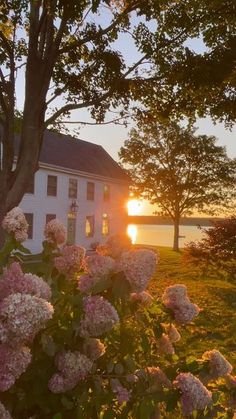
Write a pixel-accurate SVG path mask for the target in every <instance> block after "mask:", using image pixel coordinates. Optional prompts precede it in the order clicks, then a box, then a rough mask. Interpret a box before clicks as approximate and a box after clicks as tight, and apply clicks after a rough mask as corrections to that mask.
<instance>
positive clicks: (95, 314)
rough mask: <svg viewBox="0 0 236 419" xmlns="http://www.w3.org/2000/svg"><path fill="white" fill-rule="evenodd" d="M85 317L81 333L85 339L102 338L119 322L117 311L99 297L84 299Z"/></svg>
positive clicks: (82, 320) (81, 325)
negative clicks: (101, 336)
mask: <svg viewBox="0 0 236 419" xmlns="http://www.w3.org/2000/svg"><path fill="white" fill-rule="evenodd" d="M83 308H84V315H83V316H82V319H81V321H80V326H79V331H80V335H81V336H83V337H89V336H94V337H96V336H100V335H102V334H103V333H106V332H109V331H110V330H111V329H112V328H113V326H114V325H115V324H116V323H118V322H119V316H118V313H117V311H116V309H115V308H114V307H113V306H112V305H111V304H110V303H109V301H107V300H106V299H105V298H103V297H100V296H98V295H94V296H88V297H84V299H83Z"/></svg>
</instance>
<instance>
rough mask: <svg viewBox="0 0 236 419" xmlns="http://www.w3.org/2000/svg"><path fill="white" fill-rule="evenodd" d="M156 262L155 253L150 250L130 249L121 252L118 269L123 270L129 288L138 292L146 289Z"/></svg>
mask: <svg viewBox="0 0 236 419" xmlns="http://www.w3.org/2000/svg"><path fill="white" fill-rule="evenodd" d="M156 264H157V255H156V253H154V252H153V251H152V250H145V249H144V250H142V249H137V250H130V251H129V252H124V253H122V255H121V257H120V261H119V270H120V271H122V272H124V274H125V277H126V279H127V280H128V281H129V283H130V285H131V290H132V291H133V292H136V293H140V292H142V291H144V290H145V289H146V287H147V284H148V281H149V280H150V279H151V277H152V275H153V274H154V272H155V269H156Z"/></svg>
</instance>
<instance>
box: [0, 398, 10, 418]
mask: <svg viewBox="0 0 236 419" xmlns="http://www.w3.org/2000/svg"><path fill="white" fill-rule="evenodd" d="M0 418H1V419H12V416H11V415H10V413H9V412H8V410H6V408H5V406H3V404H2V403H1V402H0Z"/></svg>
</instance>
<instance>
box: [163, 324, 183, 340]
mask: <svg viewBox="0 0 236 419" xmlns="http://www.w3.org/2000/svg"><path fill="white" fill-rule="evenodd" d="M166 333H167V335H168V337H169V339H170V341H171V342H173V343H175V342H178V341H179V340H180V339H181V335H180V333H179V332H178V330H177V329H176V327H175V326H174V325H173V324H169V325H168V326H167V328H166Z"/></svg>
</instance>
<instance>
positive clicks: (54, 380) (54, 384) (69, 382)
mask: <svg viewBox="0 0 236 419" xmlns="http://www.w3.org/2000/svg"><path fill="white" fill-rule="evenodd" d="M77 384H78V381H77V380H75V379H74V378H71V377H63V375H61V374H59V373H56V374H53V376H52V377H51V378H50V380H49V382H48V388H49V390H50V391H51V392H52V393H65V392H66V391H69V390H72V389H73V388H74V387H75V386H76V385H77Z"/></svg>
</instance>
